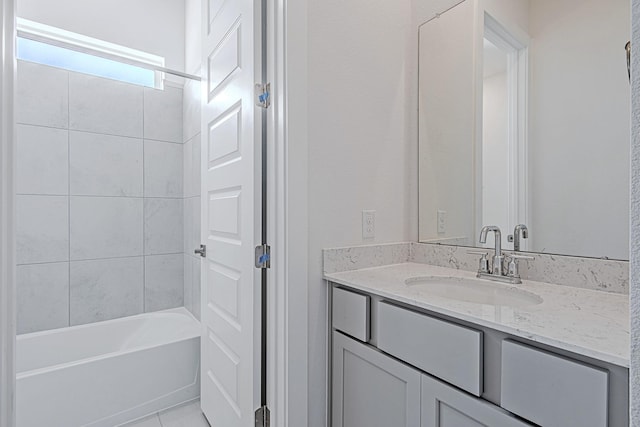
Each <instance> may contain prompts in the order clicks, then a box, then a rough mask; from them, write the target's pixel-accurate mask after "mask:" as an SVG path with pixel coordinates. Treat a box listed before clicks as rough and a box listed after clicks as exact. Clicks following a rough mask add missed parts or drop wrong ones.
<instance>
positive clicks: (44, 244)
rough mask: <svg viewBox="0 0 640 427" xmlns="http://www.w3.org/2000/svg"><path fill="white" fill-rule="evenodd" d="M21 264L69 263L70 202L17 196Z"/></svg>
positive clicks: (17, 233) (58, 197)
mask: <svg viewBox="0 0 640 427" xmlns="http://www.w3.org/2000/svg"><path fill="white" fill-rule="evenodd" d="M16 214H17V219H16V223H17V224H16V240H17V261H18V264H33V263H40V262H57V261H68V260H69V198H68V197H67V196H17V197H16Z"/></svg>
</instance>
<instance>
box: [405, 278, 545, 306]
mask: <svg viewBox="0 0 640 427" xmlns="http://www.w3.org/2000/svg"><path fill="white" fill-rule="evenodd" d="M405 284H406V285H407V286H411V287H412V288H415V289H416V290H419V291H420V292H424V293H426V294H429V295H433V296H437V297H441V298H448V299H453V300H458V301H465V302H472V303H476V304H485V305H502V306H509V307H526V306H531V305H536V304H540V303H541V302H542V298H540V297H539V296H538V295H536V294H534V293H531V292H527V291H524V290H522V289H518V288H516V287H514V286H509V285H504V284H500V283H494V282H490V281H487V280H480V279H471V278H463V277H447V276H424V277H412V278H410V279H407V280H405Z"/></svg>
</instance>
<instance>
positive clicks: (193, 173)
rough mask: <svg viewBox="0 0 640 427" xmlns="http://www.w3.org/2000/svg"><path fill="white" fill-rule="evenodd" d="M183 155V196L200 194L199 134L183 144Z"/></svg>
mask: <svg viewBox="0 0 640 427" xmlns="http://www.w3.org/2000/svg"><path fill="white" fill-rule="evenodd" d="M182 155H183V160H182V164H183V178H182V179H183V188H184V197H195V196H199V195H200V157H201V156H200V134H197V135H196V136H194V137H193V138H191V139H190V140H189V141H187V142H186V143H185V144H184V149H183V150H182Z"/></svg>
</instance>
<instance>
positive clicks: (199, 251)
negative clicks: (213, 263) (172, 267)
mask: <svg viewBox="0 0 640 427" xmlns="http://www.w3.org/2000/svg"><path fill="white" fill-rule="evenodd" d="M193 253H194V254H199V255H200V256H201V257H202V258H206V257H207V246H206V245H200V249H196V250H194V251H193Z"/></svg>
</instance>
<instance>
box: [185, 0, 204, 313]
mask: <svg viewBox="0 0 640 427" xmlns="http://www.w3.org/2000/svg"><path fill="white" fill-rule="evenodd" d="M201 11H202V3H201V1H200V0H185V61H184V62H185V71H186V72H187V73H190V74H194V75H200V70H201V66H200V63H201V55H202V52H201V50H202V49H201V48H202V43H201V24H202V19H201ZM201 93H202V92H201V85H200V82H196V81H193V80H188V81H186V82H185V85H184V99H183V106H184V109H183V114H182V117H183V129H184V134H183V141H184V145H183V159H184V178H183V181H184V306H185V307H186V308H187V309H188V310H189V311H191V313H193V315H194V316H195V317H197V318H198V319H200V290H201V288H200V283H201V281H200V266H201V264H202V263H201V258H200V257H199V256H197V255H195V254H194V253H193V250H194V249H195V248H197V247H198V246H200V243H204V242H201V237H200V175H201V173H200V169H201V165H200V159H201V156H200V150H201V144H200V102H201V101H200V100H201Z"/></svg>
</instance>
